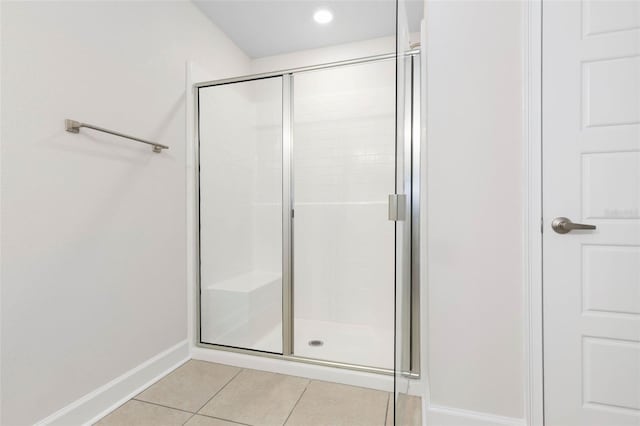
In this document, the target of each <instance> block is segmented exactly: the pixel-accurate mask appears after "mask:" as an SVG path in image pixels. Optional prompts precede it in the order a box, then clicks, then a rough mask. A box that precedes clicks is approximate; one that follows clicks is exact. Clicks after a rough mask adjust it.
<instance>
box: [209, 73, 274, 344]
mask: <svg viewBox="0 0 640 426" xmlns="http://www.w3.org/2000/svg"><path fill="white" fill-rule="evenodd" d="M198 90H199V92H198V101H199V117H198V123H199V141H200V142H199V167H200V181H199V207H200V215H199V224H200V241H199V243H200V342H201V343H210V344H216V345H222V346H229V347H235V348H243V349H254V350H259V351H264V352H272V353H282V351H283V333H282V323H283V320H282V318H283V309H282V305H283V304H282V300H283V273H282V272H283V226H282V223H283V219H282V214H283V213H282V199H283V197H282V194H283V138H282V128H283V124H282V121H283V100H282V98H283V96H282V93H283V78H282V77H281V76H278V77H272V78H265V79H258V80H250V81H242V82H237V83H227V84H218V85H212V86H206V87H201V88H199V89H198Z"/></svg>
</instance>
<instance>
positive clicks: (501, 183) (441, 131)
mask: <svg viewBox="0 0 640 426" xmlns="http://www.w3.org/2000/svg"><path fill="white" fill-rule="evenodd" d="M521 13H522V4H521V3H519V2H504V1H499V2H487V1H482V2H440V1H434V2H427V9H426V28H427V34H426V40H427V52H428V59H427V60H428V66H427V70H426V78H427V81H428V87H427V149H428V152H427V156H428V166H427V173H426V174H425V175H424V178H425V179H426V184H427V185H428V187H427V205H428V230H427V234H428V264H427V271H428V306H427V308H426V309H427V310H426V319H427V322H426V324H425V325H426V327H427V334H428V341H427V342H424V343H425V350H426V356H427V359H428V369H427V374H428V377H429V379H430V380H429V386H430V404H431V405H433V406H439V407H448V408H452V409H454V412H453V413H454V415H455V414H456V413H457V414H458V415H462V414H464V413H462V412H460V411H456V410H468V411H473V412H479V413H481V415H480V417H477V416H476V418H483V416H484V418H485V419H486V418H489V419H490V418H491V417H490V416H491V415H495V416H503V417H507V418H508V419H507V420H506V421H507V423H509V422H511V423H517V422H520V421H521V420H518V419H522V418H523V416H524V412H523V411H524V408H523V401H524V394H523V386H524V385H523V382H524V354H523V347H524V343H523V283H522V277H523V272H522V229H523V228H522V225H523V215H522V207H523V204H522V191H523V169H522V145H523V142H522V134H521V132H522V97H521V92H522V81H521V75H522V64H521V61H522V37H521V31H522V27H521V19H522V18H521ZM443 413H444V414H443ZM461 413H462V414H461ZM450 414H451V413H450V412H448V411H447V410H446V409H445V410H440V411H438V410H435V409H434V410H433V411H432V412H430V417H428V419H427V421H428V424H432V425H435V424H444V421H445V420H443V416H444V418H446V417H447V416H449V415H450ZM487 415H488V416H489V417H486V416H487ZM463 417H464V415H463ZM471 417H474V416H471ZM502 420H504V419H502ZM470 422H471V420H470V418H469V417H467V418H466V420H465V419H462V418H460V419H458V420H457V424H475V423H470ZM490 423H495V422H493V421H490ZM450 424H456V422H454V423H450Z"/></svg>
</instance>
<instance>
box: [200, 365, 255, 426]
mask: <svg viewBox="0 0 640 426" xmlns="http://www.w3.org/2000/svg"><path fill="white" fill-rule="evenodd" d="M237 368H239V367H237ZM244 370H245V369H244V368H240V370H238V372H237V373H236V374H234V375H233V377H231V378H230V379H229V381H227V383H225V384H224V386H222V387H221V388H220V389H218V392H216V393H214V394H213V396H212V397H211V398H209V399H208V400H207V402H205V403H204V404H203V405H202V406H201V407H200V408H198V409H197V410H196V414H198V412H199V411H200V410H202V409H203V408H204V407H205V406H206V405H207V404H208V403H209V402H211V400H212V399H213V398H215V397H216V396H218V394H219V393H220V392H222V391H223V390H224V388H226V387H227V386H228V385H229V383H231V382H233V380H234V379H235V378H236V377H238V376H239V375H240V373H242V372H243V371H244ZM210 417H211V416H210ZM223 420H225V419H223Z"/></svg>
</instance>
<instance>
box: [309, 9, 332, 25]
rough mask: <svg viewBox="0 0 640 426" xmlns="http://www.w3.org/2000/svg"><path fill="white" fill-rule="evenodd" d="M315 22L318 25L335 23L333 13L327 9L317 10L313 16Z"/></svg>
mask: <svg viewBox="0 0 640 426" xmlns="http://www.w3.org/2000/svg"><path fill="white" fill-rule="evenodd" d="M313 20H314V21H316V22H317V23H318V24H328V23H329V22H331V21H333V13H331V11H329V10H327V9H320V10H317V11H316V13H314V14H313Z"/></svg>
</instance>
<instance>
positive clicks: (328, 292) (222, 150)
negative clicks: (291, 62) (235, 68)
mask: <svg viewBox="0 0 640 426" xmlns="http://www.w3.org/2000/svg"><path fill="white" fill-rule="evenodd" d="M417 55H418V53H417V52H409V53H408V54H407V55H404V57H403V59H402V60H404V61H406V62H407V64H408V65H407V66H406V69H408V70H409V73H408V74H407V76H406V77H407V78H408V79H409V81H408V85H407V90H408V91H409V92H408V93H407V95H408V97H407V100H408V102H409V103H408V104H407V108H408V109H409V110H412V109H417V107H418V106H417V103H415V102H412V99H413V97H412V95H411V90H414V89H415V88H417V86H418V84H419V79H418V78H417V76H418V75H419V73H417V72H416V73H415V75H414V73H413V72H412V70H413V67H417V66H419V61H418V60H417V59H416V58H417ZM395 59H396V57H395V55H393V54H392V55H382V56H377V57H369V58H363V59H355V60H350V61H345V62H341V63H332V64H328V65H322V66H314V67H309V68H302V69H296V70H289V71H284V72H278V73H271V74H262V75H254V76H248V77H241V78H235V79H230V80H222V81H214V82H206V83H201V84H198V85H197V104H198V105H197V116H198V132H199V134H198V140H199V147H198V153H199V179H198V183H199V189H198V199H199V229H200V232H199V258H200V277H199V278H200V279H199V282H200V291H199V295H200V296H199V308H200V316H199V319H200V324H199V342H200V343H201V344H202V345H207V346H209V345H213V346H214V347H216V348H218V349H227V350H233V351H243V352H244V351H253V352H254V353H256V354H262V355H267V356H284V357H287V358H288V359H293V360H299V361H305V362H313V363H320V364H328V365H333V366H341V367H350V368H355V369H361V370H368V371H376V372H389V373H391V372H393V370H394V348H395V345H394V325H395V321H394V297H395V283H396V279H400V280H402V281H404V285H406V286H407V288H408V289H409V292H410V289H411V286H412V284H411V281H412V270H411V269H412V266H413V267H415V264H414V263H415V262H412V261H411V258H412V251H415V247H416V245H415V243H416V239H417V232H416V230H417V229H416V228H417V224H416V223H414V222H415V221H416V220H417V206H418V203H417V201H418V200H417V194H418V192H417V191H416V188H417V184H418V182H417V180H416V179H413V175H412V173H414V174H415V173H417V171H418V169H417V168H418V164H419V161H417V159H418V157H417V146H418V144H417V141H416V140H414V139H413V138H411V137H409V138H408V139H405V138H401V140H403V141H406V142H405V143H400V144H397V143H396V132H397V131H398V130H397V129H398V128H400V129H401V131H403V132H404V131H408V132H409V135H411V133H412V131H411V129H412V116H411V114H408V115H407V120H406V122H405V123H402V125H401V126H399V127H398V128H397V127H396V78H395V75H396V60H395ZM416 113H417V111H416ZM416 176H417V174H416ZM395 194H402V195H399V196H396V195H395ZM412 194H414V196H412ZM412 224H413V226H412ZM412 228H413V229H412ZM412 242H413V245H412ZM416 254H417V253H415V252H414V253H413V256H415V257H416V258H417V256H416ZM414 279H415V277H414ZM414 284H417V281H414ZM411 314H412V312H411V309H409V310H407V312H406V313H405V314H404V316H406V318H405V319H403V320H402V321H404V322H405V324H404V327H405V328H406V330H407V331H406V339H405V340H406V343H405V344H406V346H407V348H408V350H409V352H408V359H407V361H406V363H405V367H404V368H405V370H406V371H411V370H412V368H411V360H410V358H411V350H410V346H411V345H413V346H417V344H418V342H416V341H415V340H414V341H412V333H411V327H412V324H411V323H412V320H411ZM414 326H415V325H414ZM413 336H414V337H413V338H414V339H415V334H414V335H413ZM416 366H417V364H416ZM416 366H414V367H416ZM413 370H414V372H417V368H414V369H413Z"/></svg>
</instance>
